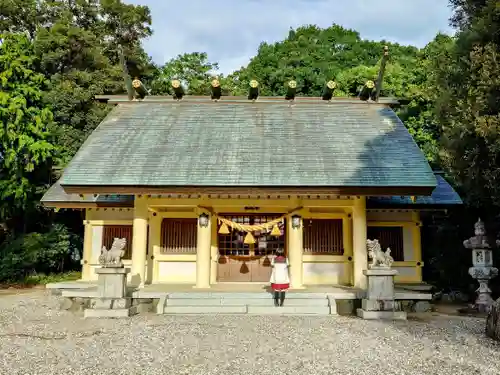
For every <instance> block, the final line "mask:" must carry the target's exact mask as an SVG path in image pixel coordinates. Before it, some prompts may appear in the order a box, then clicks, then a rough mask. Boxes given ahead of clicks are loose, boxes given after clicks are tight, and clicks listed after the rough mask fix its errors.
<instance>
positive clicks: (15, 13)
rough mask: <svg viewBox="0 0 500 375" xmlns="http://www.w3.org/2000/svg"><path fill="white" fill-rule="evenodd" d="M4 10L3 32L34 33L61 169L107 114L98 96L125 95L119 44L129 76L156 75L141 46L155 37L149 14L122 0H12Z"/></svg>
mask: <svg viewBox="0 0 500 375" xmlns="http://www.w3.org/2000/svg"><path fill="white" fill-rule="evenodd" d="M0 9H1V10H2V15H3V16H4V17H2V18H1V20H0V32H1V31H2V30H3V31H7V32H12V31H17V32H24V33H27V34H28V35H30V38H31V39H32V40H33V42H34V51H35V53H36V56H37V58H38V60H39V64H38V71H39V72H40V73H42V74H43V75H44V76H45V77H46V78H47V79H48V80H49V82H50V85H49V88H48V90H46V92H45V95H44V100H45V102H46V103H47V105H50V106H51V108H52V111H53V114H54V120H55V122H56V123H57V124H58V127H59V129H58V133H59V135H60V142H61V146H62V150H63V154H62V156H63V157H62V158H61V163H62V165H61V167H62V166H64V165H65V164H66V163H67V162H68V161H69V160H70V159H71V157H72V156H73V155H74V154H75V152H76V151H77V149H78V148H79V147H80V145H81V144H82V143H83V141H84V140H85V139H86V137H87V136H88V135H89V134H90V132H91V131H92V130H93V129H95V127H96V126H97V125H98V124H99V122H100V121H101V120H102V118H103V117H104V116H105V115H106V114H107V112H108V111H109V107H107V106H106V105H104V104H99V103H96V102H95V100H94V96H95V95H98V94H117V93H123V92H124V91H125V87H124V82H123V78H122V73H121V70H122V67H121V66H120V64H119V58H118V52H117V51H118V46H122V48H123V50H124V51H125V55H126V57H127V65H128V68H129V71H130V74H132V75H133V76H137V77H140V78H142V79H145V80H148V79H149V78H150V77H152V76H153V75H154V73H155V67H154V66H153V64H152V63H151V59H150V57H149V56H147V54H146V53H145V52H144V50H143V49H142V47H141V44H140V43H141V41H142V39H143V38H145V37H147V36H149V35H151V33H152V30H151V27H150V25H151V15H150V11H149V9H148V8H147V7H144V6H136V5H130V4H124V3H123V2H122V1H121V0H27V1H25V0H9V1H7V2H6V1H3V2H1V5H0Z"/></svg>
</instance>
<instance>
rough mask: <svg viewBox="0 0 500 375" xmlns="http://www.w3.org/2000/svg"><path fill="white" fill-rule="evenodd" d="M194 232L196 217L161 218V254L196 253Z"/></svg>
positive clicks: (195, 230) (195, 231) (195, 229)
mask: <svg viewBox="0 0 500 375" xmlns="http://www.w3.org/2000/svg"><path fill="white" fill-rule="evenodd" d="M196 233H197V222H196V219H190V218H185V219H180V218H179V219H177V218H176V219H174V218H166V219H163V221H162V223H161V240H160V249H161V250H160V252H161V253H162V254H196Z"/></svg>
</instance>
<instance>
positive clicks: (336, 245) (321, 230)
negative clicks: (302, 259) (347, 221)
mask: <svg viewBox="0 0 500 375" xmlns="http://www.w3.org/2000/svg"><path fill="white" fill-rule="evenodd" d="M303 238H304V253H305V254H318V255H343V254H344V239H343V235H342V219H304V237H303Z"/></svg>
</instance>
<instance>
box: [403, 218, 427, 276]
mask: <svg viewBox="0 0 500 375" xmlns="http://www.w3.org/2000/svg"><path fill="white" fill-rule="evenodd" d="M412 217H413V222H414V226H413V228H412V231H411V236H412V242H413V243H412V245H413V256H414V258H415V259H408V260H414V261H416V262H420V265H417V268H416V270H415V272H416V273H417V279H418V282H422V265H423V262H422V236H421V228H422V222H421V221H420V214H419V213H418V212H414V213H413V215H412ZM405 260H407V259H405Z"/></svg>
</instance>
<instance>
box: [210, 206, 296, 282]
mask: <svg viewBox="0 0 500 375" xmlns="http://www.w3.org/2000/svg"><path fill="white" fill-rule="evenodd" d="M221 216H224V217H225V218H227V219H229V220H231V221H233V222H236V223H239V224H249V225H254V224H264V223H267V222H269V221H272V220H275V219H277V218H278V217H280V216H281V215H279V214H278V215H273V214H250V215H232V214H222V215H221ZM278 227H279V229H280V231H281V235H280V236H272V235H271V233H262V232H261V233H259V232H253V233H252V234H253V236H254V238H255V243H254V244H246V243H244V238H245V235H246V233H245V232H238V231H236V230H231V231H230V233H229V234H218V244H219V260H218V266H217V281H222V282H224V281H229V282H235V281H240V282H268V281H269V279H270V277H271V259H272V257H273V256H274V255H275V253H276V250H278V249H283V250H285V253H286V240H285V239H286V233H285V228H286V223H285V220H283V222H281V223H279V224H278Z"/></svg>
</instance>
